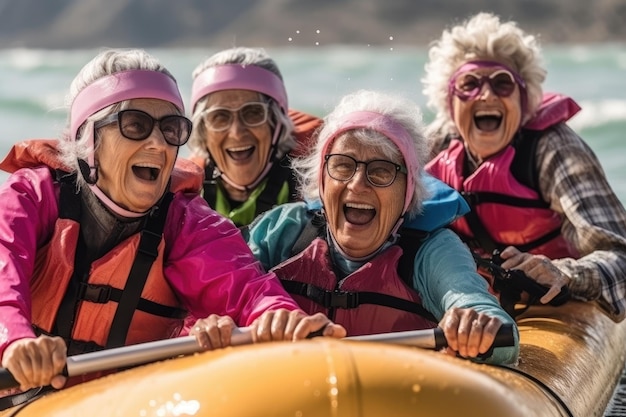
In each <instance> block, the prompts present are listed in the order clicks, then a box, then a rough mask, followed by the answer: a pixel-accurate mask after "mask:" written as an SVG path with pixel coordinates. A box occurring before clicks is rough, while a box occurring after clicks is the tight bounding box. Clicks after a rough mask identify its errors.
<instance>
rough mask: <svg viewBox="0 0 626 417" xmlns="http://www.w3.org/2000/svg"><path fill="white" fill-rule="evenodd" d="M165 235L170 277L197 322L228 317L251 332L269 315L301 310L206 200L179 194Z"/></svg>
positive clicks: (169, 214) (172, 206)
mask: <svg viewBox="0 0 626 417" xmlns="http://www.w3.org/2000/svg"><path fill="white" fill-rule="evenodd" d="M164 233H165V242H166V253H165V255H166V261H165V269H164V273H165V276H166V278H167V280H168V282H169V283H170V285H172V287H173V289H174V290H175V292H176V293H177V294H178V295H179V297H180V298H181V301H182V303H183V304H184V305H185V306H186V307H187V308H188V309H189V311H190V312H191V313H192V314H193V315H194V316H195V317H198V318H201V317H207V316H208V315H210V314H218V315H228V316H230V317H232V318H233V319H234V320H235V322H236V323H237V325H239V326H247V325H250V324H251V323H252V322H253V321H254V320H255V319H256V318H257V317H259V316H260V315H261V314H262V313H263V312H264V311H266V310H275V309H279V308H285V309H287V310H299V307H298V305H297V304H296V302H295V301H294V300H293V299H292V298H291V297H290V296H289V294H287V292H286V291H285V290H284V289H283V287H282V285H281V284H280V281H279V280H278V278H277V277H276V275H274V274H273V273H267V272H265V270H264V269H263V267H262V266H261V264H260V263H259V262H258V261H257V260H256V259H255V258H254V256H253V254H252V252H251V251H250V249H249V248H248V246H247V245H246V242H245V240H244V239H243V237H242V235H241V232H240V231H239V229H238V228H237V227H235V225H234V224H233V223H232V222H231V221H230V220H228V219H227V218H225V217H223V216H221V215H219V214H218V213H217V212H215V211H213V210H212V209H211V208H210V207H209V206H208V204H206V202H205V201H204V199H202V197H199V196H196V195H185V194H181V193H179V194H177V195H176V198H175V199H174V201H173V202H172V204H171V206H170V212H169V213H168V219H167V224H166V228H165V231H164Z"/></svg>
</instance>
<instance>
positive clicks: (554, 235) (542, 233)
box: [426, 139, 577, 259]
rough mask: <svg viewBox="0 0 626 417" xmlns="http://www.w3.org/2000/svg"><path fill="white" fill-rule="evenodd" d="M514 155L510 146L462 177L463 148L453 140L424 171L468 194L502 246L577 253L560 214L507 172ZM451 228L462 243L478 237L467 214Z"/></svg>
mask: <svg viewBox="0 0 626 417" xmlns="http://www.w3.org/2000/svg"><path fill="white" fill-rule="evenodd" d="M515 153H516V149H515V148H514V147H513V146H512V145H509V146H507V147H506V148H504V149H503V150H502V151H501V152H499V153H498V154H496V155H494V156H493V157H491V158H489V159H488V160H486V161H484V162H483V163H482V164H481V165H480V166H479V167H478V169H477V170H476V171H475V172H473V173H472V174H471V175H469V176H468V177H467V178H465V177H464V175H463V168H464V165H465V163H466V161H465V158H466V157H467V156H466V152H465V147H464V145H463V142H461V141H460V140H458V139H453V140H452V141H451V143H450V146H449V147H448V149H446V150H444V151H442V152H441V153H440V154H439V155H437V157H435V159H433V160H432V161H430V162H429V163H428V164H427V165H426V171H428V172H429V173H431V174H432V175H434V176H435V177H437V178H439V179H441V180H442V181H443V182H445V183H447V184H448V185H450V186H451V187H452V188H454V189H456V190H457V191H459V192H461V194H463V195H464V196H465V197H466V199H467V200H468V203H469V205H470V206H471V207H472V210H474V212H475V213H476V215H477V216H478V218H479V219H480V220H481V223H482V225H483V226H484V228H485V230H486V232H487V233H488V234H489V236H490V237H491V239H493V241H494V243H495V244H496V245H497V246H500V249H503V248H504V247H505V246H509V245H512V246H517V247H520V249H522V250H523V251H527V252H530V253H536V254H544V255H546V256H548V257H549V258H552V259H555V258H563V257H568V256H575V255H576V254H577V253H576V251H575V249H574V248H573V247H571V245H570V244H569V243H568V242H567V241H566V240H565V239H564V238H563V236H562V235H561V234H560V228H561V224H562V220H561V216H560V215H559V214H558V213H556V212H554V211H552V210H551V209H550V208H549V207H548V204H547V203H545V202H544V201H543V200H542V199H541V196H540V195H539V193H538V192H537V191H536V190H534V189H532V188H529V187H527V186H526V185H524V184H522V183H520V182H519V181H518V180H517V179H516V178H515V177H514V176H513V174H512V173H511V165H512V163H513V159H514V157H515ZM451 227H452V229H453V230H454V231H456V232H457V233H458V234H459V235H460V236H461V237H462V238H463V239H464V240H466V241H471V240H473V239H474V238H475V237H476V231H475V230H472V228H471V227H470V225H469V224H468V220H467V215H466V216H464V217H462V218H460V219H458V220H457V221H455V222H454V223H452V225H451Z"/></svg>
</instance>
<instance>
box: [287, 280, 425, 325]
mask: <svg viewBox="0 0 626 417" xmlns="http://www.w3.org/2000/svg"><path fill="white" fill-rule="evenodd" d="M281 282H282V284H283V287H284V288H285V290H287V292H288V293H290V294H295V295H301V296H303V297H306V298H308V299H310V300H312V301H315V302H316V303H317V304H319V305H321V306H322V307H325V308H328V309H330V308H342V309H345V310H349V309H354V308H357V307H358V306H360V305H362V304H374V305H380V306H384V307H390V308H395V309H396V310H402V311H407V312H409V313H414V314H417V315H419V316H421V317H424V318H425V319H427V320H430V321H432V322H434V323H437V319H436V318H435V316H433V315H432V314H431V313H430V312H429V311H428V310H426V309H425V308H424V307H422V306H421V305H420V304H417V303H414V302H413V301H409V300H405V299H403V298H399V297H394V296H392V295H387V294H381V293H377V292H370V291H356V292H355V291H330V290H325V289H323V288H320V287H318V286H315V285H313V284H306V283H304V282H298V281H291V280H282V279H281Z"/></svg>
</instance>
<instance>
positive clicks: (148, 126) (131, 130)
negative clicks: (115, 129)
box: [118, 110, 154, 140]
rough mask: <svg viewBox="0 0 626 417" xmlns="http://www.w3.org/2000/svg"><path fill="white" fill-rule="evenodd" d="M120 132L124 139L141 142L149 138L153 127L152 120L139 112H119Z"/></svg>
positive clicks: (147, 115)
mask: <svg viewBox="0 0 626 417" xmlns="http://www.w3.org/2000/svg"><path fill="white" fill-rule="evenodd" d="M118 118H119V124H120V131H121V132H122V135H124V137H125V138H128V139H133V140H143V139H145V138H147V137H148V136H150V133H152V128H153V127H154V119H152V117H150V115H149V114H146V113H144V112H141V111H133V110H127V111H121V112H120V113H119V116H118Z"/></svg>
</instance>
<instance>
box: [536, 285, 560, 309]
mask: <svg viewBox="0 0 626 417" xmlns="http://www.w3.org/2000/svg"><path fill="white" fill-rule="evenodd" d="M560 292H561V286H560V285H558V284H556V283H555V284H554V285H552V286H551V287H550V289H549V290H548V292H547V293H545V294H544V295H543V297H541V298H540V299H539V301H540V302H541V304H548V303H549V302H550V301H552V299H553V298H554V297H556V296H557V295H559V293H560Z"/></svg>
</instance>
